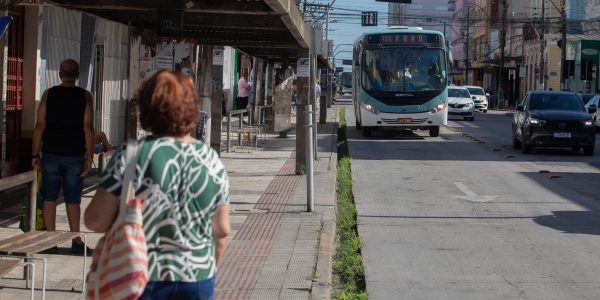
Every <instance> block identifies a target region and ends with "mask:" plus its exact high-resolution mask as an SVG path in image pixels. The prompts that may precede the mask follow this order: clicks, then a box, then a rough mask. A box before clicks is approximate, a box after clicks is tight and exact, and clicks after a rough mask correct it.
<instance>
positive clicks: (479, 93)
mask: <svg viewBox="0 0 600 300" xmlns="http://www.w3.org/2000/svg"><path fill="white" fill-rule="evenodd" d="M464 87H466V88H467V89H468V90H469V93H471V98H472V99H473V102H474V103H475V109H478V110H480V111H482V112H484V113H486V112H487V110H488V100H487V99H488V96H489V95H488V94H486V93H485V91H484V90H483V88H481V87H480V86H474V85H466V86H464Z"/></svg>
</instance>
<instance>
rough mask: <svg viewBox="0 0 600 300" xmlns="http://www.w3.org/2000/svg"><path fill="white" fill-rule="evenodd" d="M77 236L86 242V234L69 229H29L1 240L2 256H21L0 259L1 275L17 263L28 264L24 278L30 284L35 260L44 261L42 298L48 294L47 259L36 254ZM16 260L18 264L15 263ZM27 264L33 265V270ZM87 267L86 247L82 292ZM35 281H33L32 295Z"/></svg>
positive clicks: (83, 290) (0, 250) (0, 251)
mask: <svg viewBox="0 0 600 300" xmlns="http://www.w3.org/2000/svg"><path fill="white" fill-rule="evenodd" d="M76 237H81V238H82V239H83V242H84V243H85V242H86V239H85V235H84V234H81V233H79V232H68V231H36V230H34V231H29V232H26V233H22V234H19V235H16V236H13V237H10V238H7V239H4V240H1V241H0V256H3V257H12V258H19V259H20V260H0V274H1V275H0V276H3V275H5V274H6V273H8V272H10V271H11V270H12V269H14V268H15V267H16V266H17V265H26V266H25V270H24V274H23V277H24V278H23V279H25V280H26V284H27V286H29V280H30V278H32V277H33V273H34V272H35V265H34V264H33V261H35V260H41V261H42V262H43V282H42V298H45V294H46V259H45V258H37V257H34V255H35V254H38V253H40V252H43V251H45V250H48V249H51V248H53V247H56V246H58V245H60V244H64V243H67V242H70V241H71V240H72V239H74V238H76ZM14 262H16V264H15V263H14ZM27 266H32V269H31V271H29V270H28V268H27ZM86 269H87V248H86V247H84V254H83V276H82V278H83V284H82V289H81V292H82V293H83V292H85V286H86V282H85V271H86ZM34 285H35V283H34V282H32V285H31V286H32V295H33V287H34Z"/></svg>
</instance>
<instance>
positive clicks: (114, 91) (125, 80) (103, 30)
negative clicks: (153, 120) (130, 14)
mask: <svg viewBox="0 0 600 300" xmlns="http://www.w3.org/2000/svg"><path fill="white" fill-rule="evenodd" d="M96 43H97V44H98V45H104V65H103V67H104V72H103V74H102V79H103V86H102V99H96V101H102V107H103V109H102V116H101V121H100V123H99V124H100V126H99V128H96V131H104V132H105V133H106V135H107V137H108V140H109V141H110V143H111V144H119V143H121V142H122V141H123V140H124V137H125V120H126V116H125V112H126V111H125V109H126V104H127V99H128V98H129V97H128V96H129V77H128V74H127V73H128V70H129V60H128V58H129V51H130V47H129V28H128V27H127V26H125V25H121V24H118V23H114V22H110V21H106V20H102V19H99V20H98V23H97V40H96Z"/></svg>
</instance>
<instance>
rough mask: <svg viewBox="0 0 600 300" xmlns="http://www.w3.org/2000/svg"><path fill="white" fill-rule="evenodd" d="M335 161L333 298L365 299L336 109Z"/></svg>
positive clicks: (343, 135) (349, 176) (342, 121)
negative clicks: (335, 203)
mask: <svg viewBox="0 0 600 300" xmlns="http://www.w3.org/2000/svg"><path fill="white" fill-rule="evenodd" d="M339 120H340V124H339V129H338V144H337V151H338V161H337V209H338V211H337V216H336V224H337V225H336V235H337V241H338V244H337V247H336V251H335V255H334V258H333V272H334V274H335V278H336V282H335V285H336V286H335V288H334V292H333V295H332V296H333V298H335V299H342V300H345V299H367V298H368V297H367V292H366V287H365V274H364V268H363V263H362V256H361V246H362V242H361V241H360V238H359V237H358V228H357V220H356V205H355V204H354V196H353V194H352V171H351V168H350V165H351V160H350V155H349V152H348V142H347V138H346V111H345V110H344V109H343V108H342V109H340V119H339Z"/></svg>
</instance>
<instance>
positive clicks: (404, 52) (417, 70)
mask: <svg viewBox="0 0 600 300" xmlns="http://www.w3.org/2000/svg"><path fill="white" fill-rule="evenodd" d="M450 58H451V56H450V55H449V51H448V47H447V43H446V42H445V39H444V35H443V34H442V33H441V32H438V31H432V30H423V29H422V28H419V27H404V26H402V27H399V26H398V27H388V28H387V29H386V30H384V31H380V32H373V33H365V34H362V35H361V36H360V37H359V38H358V39H357V40H356V41H355V42H354V47H353V55H352V60H353V62H352V77H353V82H354V84H353V85H352V89H353V92H352V101H353V106H354V113H355V116H356V128H357V129H361V130H362V133H363V135H364V136H367V137H368V136H371V133H372V131H373V130H375V129H381V128H391V129H407V130H429V136H431V137H436V136H438V135H439V133H440V126H444V125H446V124H447V123H448V107H447V103H448V89H447V86H448V82H447V81H448V80H447V76H448V71H447V70H448V63H449V60H450Z"/></svg>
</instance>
